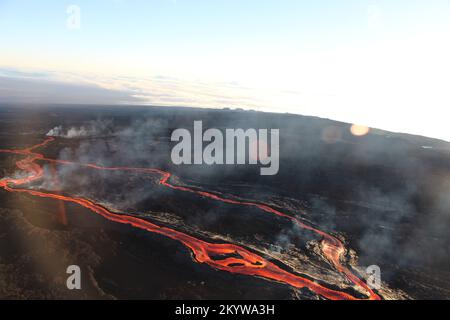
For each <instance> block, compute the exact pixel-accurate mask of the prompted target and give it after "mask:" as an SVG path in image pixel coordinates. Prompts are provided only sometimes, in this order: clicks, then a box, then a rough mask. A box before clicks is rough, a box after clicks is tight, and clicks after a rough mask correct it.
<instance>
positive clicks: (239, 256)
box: [0, 138, 380, 300]
mask: <svg viewBox="0 0 450 320" xmlns="http://www.w3.org/2000/svg"><path fill="white" fill-rule="evenodd" d="M52 141H54V138H48V139H46V140H45V141H44V142H42V143H40V144H37V145H35V146H33V147H31V148H27V149H22V150H11V149H3V150H2V149H0V153H9V154H16V155H23V156H26V157H25V158H24V159H22V160H19V161H17V162H16V166H17V167H18V168H19V169H21V170H23V171H26V172H28V173H29V175H28V176H26V177H24V178H17V179H12V178H5V179H2V180H0V187H2V188H4V189H5V190H7V191H9V192H20V193H27V194H30V195H33V196H38V197H43V198H52V199H57V200H60V201H64V202H71V203H76V204H78V205H81V206H83V207H85V208H87V209H89V210H91V211H92V212H94V213H96V214H99V215H101V216H102V217H104V218H106V219H108V220H110V221H114V222H118V223H122V224H128V225H131V226H133V227H136V228H139V229H143V230H147V231H149V232H153V233H157V234H161V235H164V236H166V237H169V238H171V239H174V240H177V241H179V242H181V243H182V244H183V245H185V246H186V247H188V248H189V249H190V250H191V251H192V254H193V257H194V259H195V261H197V262H198V263H206V264H208V265H209V266H211V267H213V268H215V269H218V270H222V271H227V272H231V273H236V274H243V275H250V276H258V277H262V278H265V279H269V280H274V281H278V282H282V283H285V284H288V285H290V286H293V287H296V288H305V287H306V288H309V289H310V290H312V291H313V292H315V293H317V294H319V295H320V296H322V297H324V298H327V299H332V300H339V299H346V300H357V298H356V297H354V296H352V295H350V294H348V293H346V292H342V291H338V290H333V289H329V288H327V287H325V286H323V285H321V284H319V283H317V282H315V281H313V280H309V279H307V278H304V277H301V276H299V275H296V274H293V273H290V272H288V271H285V270H283V269H281V268H280V267H278V266H277V265H275V264H274V263H272V262H270V261H268V260H266V259H264V258H263V257H261V256H259V255H257V254H255V253H253V252H250V251H249V250H247V249H245V248H243V247H240V246H237V245H234V244H228V243H220V244H218V243H209V242H206V241H203V240H201V239H197V238H195V237H193V236H190V235H188V234H185V233H182V232H180V231H177V230H174V229H171V228H167V227H161V226H158V225H156V224H154V223H151V222H149V221H146V220H143V219H140V218H137V217H134V216H128V215H124V214H117V213H113V212H111V211H109V210H108V209H106V208H104V207H102V206H100V205H98V204H96V203H94V202H92V201H90V200H88V199H84V198H77V197H70V196H66V195H62V194H60V193H58V194H54V193H48V192H42V191H36V190H29V189H23V188H17V187H18V186H21V185H25V184H27V183H29V182H32V181H36V180H38V179H40V178H42V177H43V175H44V170H43V168H42V167H41V166H40V165H38V164H37V163H36V161H46V162H51V163H57V164H61V165H78V166H83V167H88V168H92V169H96V170H111V171H114V170H122V171H133V172H141V173H152V174H159V175H161V178H160V180H159V182H160V184H161V185H163V186H165V187H168V188H171V189H174V190H178V191H184V192H191V193H195V194H198V195H200V196H202V197H207V198H210V199H213V200H217V201H221V202H224V203H230V204H236V205H244V206H253V207H257V208H259V209H261V210H263V211H265V212H268V213H271V214H275V215H278V216H282V217H284V218H286V219H290V220H291V221H293V222H294V223H296V224H297V225H298V226H300V227H301V228H304V229H307V230H310V231H312V232H315V233H316V234H318V235H320V236H321V237H322V242H321V244H322V252H323V254H324V256H325V257H326V258H327V259H328V260H329V262H330V263H331V264H332V265H333V266H334V267H335V268H336V269H337V270H338V271H339V272H340V273H341V274H342V275H344V276H345V277H346V278H347V279H349V280H350V281H351V282H352V283H353V284H354V285H356V286H358V287H360V288H361V289H362V290H363V291H364V292H366V294H367V296H368V298H369V299H371V300H379V299H380V296H379V295H377V294H376V293H375V292H374V291H373V290H372V289H371V288H369V287H368V286H367V284H366V283H365V282H364V281H362V280H361V279H360V278H359V277H357V276H356V275H354V274H353V273H352V272H351V271H350V270H349V269H348V268H347V267H345V266H344V265H342V263H341V258H342V257H343V255H344V254H345V247H344V245H343V244H342V242H341V241H340V240H339V239H337V238H335V237H333V236H332V235H329V234H327V233H325V232H323V231H321V230H318V229H316V228H313V227H311V226H308V225H306V224H304V223H303V222H301V221H300V220H298V219H297V218H295V217H292V216H290V215H287V214H285V213H282V212H280V211H278V210H276V209H274V208H272V207H270V206H269V205H266V204H262V203H256V202H249V201H242V200H234V199H230V198H224V197H221V196H219V195H216V194H214V193H210V192H206V191H199V190H195V189H194V188H189V187H185V186H177V185H173V184H171V183H170V182H169V180H170V178H171V176H172V175H171V173H169V172H166V171H162V170H159V169H154V168H128V167H103V166H98V165H95V164H80V163H75V162H71V161H65V160H55V159H49V158H45V157H44V156H43V155H42V154H39V153H35V152H33V151H34V150H35V149H37V148H40V147H44V146H45V145H47V144H48V143H50V142H52ZM12 186H14V187H12ZM218 257H222V259H218Z"/></svg>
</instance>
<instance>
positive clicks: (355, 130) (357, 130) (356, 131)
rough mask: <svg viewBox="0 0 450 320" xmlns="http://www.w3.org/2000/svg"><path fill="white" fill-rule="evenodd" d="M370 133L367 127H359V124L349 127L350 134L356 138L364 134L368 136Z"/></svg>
mask: <svg viewBox="0 0 450 320" xmlns="http://www.w3.org/2000/svg"><path fill="white" fill-rule="evenodd" d="M369 131H370V128H369V127H367V126H363V125H359V124H354V125H352V126H351V128H350V132H351V133H352V134H353V135H354V136H357V137H362V136H365V135H366V134H368V133H369Z"/></svg>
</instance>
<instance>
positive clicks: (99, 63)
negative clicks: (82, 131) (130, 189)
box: [0, 0, 450, 141]
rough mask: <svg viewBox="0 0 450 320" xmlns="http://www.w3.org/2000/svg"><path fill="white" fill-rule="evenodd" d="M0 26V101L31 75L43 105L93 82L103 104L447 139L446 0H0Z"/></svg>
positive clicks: (449, 41)
mask: <svg viewBox="0 0 450 320" xmlns="http://www.w3.org/2000/svg"><path fill="white" fill-rule="evenodd" d="M0 30H1V31H0V77H3V78H7V79H10V78H14V80H15V82H9V83H10V85H9V86H10V87H12V86H13V84H12V83H14V85H15V86H16V87H17V86H20V87H17V88H16V87H14V88H10V87H8V91H5V90H6V89H3V91H1V90H0V98H1V95H2V94H3V95H4V96H6V95H8V97H10V96H11V92H13V91H14V90H15V92H16V93H17V92H20V94H21V95H23V96H26V95H27V92H29V91H30V89H29V88H30V83H33V81H34V83H38V82H39V84H40V89H39V90H40V91H39V92H40V95H39V98H40V99H44V101H45V97H46V94H47V93H49V94H50V92H51V91H52V90H55V89H54V88H55V87H54V86H55V84H58V85H61V83H62V84H64V85H68V86H69V89H68V90H66V91H65V92H66V93H65V94H64V95H63V96H61V97H60V99H64V101H69V102H70V101H71V100H70V85H76V86H77V88H78V89H79V88H80V86H81V87H83V86H95V87H98V88H100V89H101V90H111V91H117V92H120V94H117V95H116V94H113V95H111V96H108V99H106V100H105V101H107V102H108V103H110V102H111V100H114V99H117V102H118V103H134V104H135V103H137V102H139V103H142V104H153V105H167V106H173V105H177V106H193V107H216V108H224V107H230V108H238V107H239V108H244V109H253V110H261V111H271V112H289V113H296V114H303V115H313V116H319V117H324V118H330V119H334V120H340V121H345V122H349V123H358V124H362V125H367V126H371V127H377V128H381V129H385V130H391V131H395V132H407V133H412V134H420V135H425V136H429V137H435V138H440V139H444V140H447V141H450V126H449V125H448V124H447V117H446V115H447V114H448V111H447V110H448V109H449V108H450V90H449V88H450V59H449V58H448V57H450V2H449V0H387V1H385V0H342V1H336V0H315V1H303V0H271V1H270V0H245V1H244V0H128V1H126V0H85V1H80V0H73V1H70V2H66V1H51V0H40V1H33V0H0ZM3 82H5V81H3ZM21 83H25V84H26V85H23V86H21ZM43 84H48V88H49V89H48V90H47V91H46V90H45V88H44V89H43V87H42V86H43ZM58 85H56V88H60V87H58ZM78 89H77V90H74V95H77V96H79V95H80V94H79V90H78ZM56 90H59V89H56ZM31 91H33V90H31ZM5 92H6V93H5ZM33 92H34V94H35V92H36V90H34V91H33ZM102 94H104V92H103V91H102ZM127 96H128V97H129V99H127V98H126V97H127ZM87 97H88V98H89V95H87ZM117 97H120V99H118V98H117ZM30 99H31V100H32V99H36V96H35V95H31V96H30V97H29V99H28V100H30ZM52 99H53V100H52ZM54 99H55V97H54V96H53V97H52V98H51V99H50V98H49V99H48V101H49V102H50V101H51V102H54ZM0 100H1V99H0ZM64 101H61V102H64ZM77 101H78V100H77ZM92 101H93V102H98V101H101V97H100V98H99V97H93V98H92ZM87 102H88V101H87Z"/></svg>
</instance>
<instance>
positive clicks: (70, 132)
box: [46, 120, 112, 139]
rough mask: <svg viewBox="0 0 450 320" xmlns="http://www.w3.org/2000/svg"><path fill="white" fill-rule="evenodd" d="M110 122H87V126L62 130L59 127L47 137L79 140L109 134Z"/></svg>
mask: <svg viewBox="0 0 450 320" xmlns="http://www.w3.org/2000/svg"><path fill="white" fill-rule="evenodd" d="M111 127H112V121H110V120H96V121H89V123H88V124H87V125H84V126H81V127H70V128H69V129H64V128H63V126H61V125H59V126H56V127H54V128H53V129H51V130H50V131H49V132H47V134H46V135H47V136H48V137H62V138H68V139H70V138H79V137H90V136H98V135H108V134H111Z"/></svg>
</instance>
